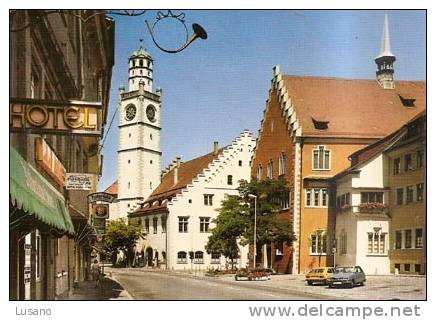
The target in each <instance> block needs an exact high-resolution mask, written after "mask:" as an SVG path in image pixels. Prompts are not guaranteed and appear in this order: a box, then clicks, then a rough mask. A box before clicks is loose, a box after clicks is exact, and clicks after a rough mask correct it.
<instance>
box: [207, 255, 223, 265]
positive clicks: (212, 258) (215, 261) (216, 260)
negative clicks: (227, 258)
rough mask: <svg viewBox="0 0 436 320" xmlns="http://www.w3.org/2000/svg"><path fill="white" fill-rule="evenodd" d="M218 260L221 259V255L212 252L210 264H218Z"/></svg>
mask: <svg viewBox="0 0 436 320" xmlns="http://www.w3.org/2000/svg"><path fill="white" fill-rule="evenodd" d="M220 258H221V253H219V252H212V254H211V259H210V263H213V264H219V263H220Z"/></svg>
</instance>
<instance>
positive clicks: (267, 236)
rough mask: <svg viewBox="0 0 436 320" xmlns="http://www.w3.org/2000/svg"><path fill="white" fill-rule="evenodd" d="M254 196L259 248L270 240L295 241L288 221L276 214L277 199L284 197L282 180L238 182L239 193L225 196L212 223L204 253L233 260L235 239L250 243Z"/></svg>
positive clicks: (235, 250)
mask: <svg viewBox="0 0 436 320" xmlns="http://www.w3.org/2000/svg"><path fill="white" fill-rule="evenodd" d="M249 194H253V195H256V196H257V199H256V202H257V214H256V215H257V217H256V243H257V245H258V246H259V247H260V246H262V245H263V244H270V243H275V244H278V243H282V242H284V243H288V244H289V243H291V242H292V241H293V240H295V236H294V233H293V228H292V224H291V221H289V219H285V218H283V217H280V216H279V215H280V212H281V200H282V199H285V198H286V199H287V198H288V196H289V189H288V188H287V186H286V181H285V180H284V179H278V180H273V179H266V180H262V181H257V180H253V181H251V182H247V181H241V182H240V187H239V195H237V196H226V198H225V199H224V200H223V201H222V203H221V208H220V209H218V212H219V214H218V216H217V218H216V219H214V220H213V222H214V223H215V224H216V226H215V228H213V229H212V235H211V236H210V237H209V241H208V243H207V245H206V250H207V252H208V253H211V252H220V253H221V254H223V255H224V256H225V257H227V258H230V259H234V258H236V257H237V255H238V247H237V242H238V241H239V242H240V244H241V245H246V244H249V243H250V244H251V243H253V240H254V199H251V198H249V196H248V195H249Z"/></svg>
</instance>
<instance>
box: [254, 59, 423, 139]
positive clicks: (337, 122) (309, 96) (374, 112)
mask: <svg viewBox="0 0 436 320" xmlns="http://www.w3.org/2000/svg"><path fill="white" fill-rule="evenodd" d="M271 83H272V85H271V88H270V90H269V97H268V99H267V100H266V108H265V110H264V114H265V113H266V111H267V110H268V108H269V103H270V101H271V95H272V94H277V96H278V99H279V103H280V107H281V109H282V115H283V117H284V119H285V121H286V123H287V125H288V132H289V135H290V136H291V137H293V138H295V137H337V138H371V139H373V138H382V137H384V136H386V135H388V134H389V133H391V132H393V131H394V130H396V129H397V128H398V127H400V126H401V125H402V124H404V123H406V122H407V121H409V120H410V119H412V118H413V117H415V116H416V115H417V114H418V113H420V112H422V111H424V110H425V109H426V82H425V81H395V89H390V90H386V89H383V88H382V87H380V85H379V84H378V83H377V81H375V80H365V79H341V78H331V77H330V78H329V77H315V76H295V75H282V74H281V72H280V67H279V66H274V68H273V79H272V80H271ZM263 123H264V120H263V119H262V120H261V125H260V129H259V134H258V137H260V136H261V135H262V131H263ZM258 139H259V138H258Z"/></svg>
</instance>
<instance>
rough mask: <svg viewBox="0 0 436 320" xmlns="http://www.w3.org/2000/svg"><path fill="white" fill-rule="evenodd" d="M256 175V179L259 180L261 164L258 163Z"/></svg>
mask: <svg viewBox="0 0 436 320" xmlns="http://www.w3.org/2000/svg"><path fill="white" fill-rule="evenodd" d="M256 177H257V180H260V179H261V178H262V166H261V165H260V164H259V165H258V167H257V172H256Z"/></svg>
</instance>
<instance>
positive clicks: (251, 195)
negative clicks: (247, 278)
mask: <svg viewBox="0 0 436 320" xmlns="http://www.w3.org/2000/svg"><path fill="white" fill-rule="evenodd" d="M248 197H249V198H254V241H253V269H256V252H257V248H256V214H257V212H256V210H257V196H256V195H254V194H249V195H248Z"/></svg>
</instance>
